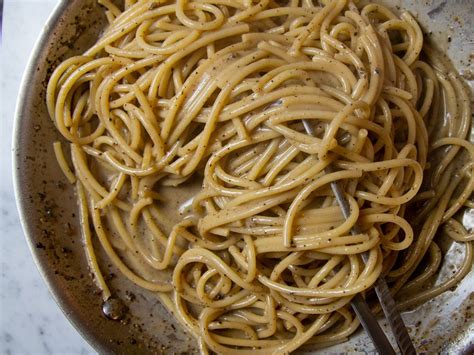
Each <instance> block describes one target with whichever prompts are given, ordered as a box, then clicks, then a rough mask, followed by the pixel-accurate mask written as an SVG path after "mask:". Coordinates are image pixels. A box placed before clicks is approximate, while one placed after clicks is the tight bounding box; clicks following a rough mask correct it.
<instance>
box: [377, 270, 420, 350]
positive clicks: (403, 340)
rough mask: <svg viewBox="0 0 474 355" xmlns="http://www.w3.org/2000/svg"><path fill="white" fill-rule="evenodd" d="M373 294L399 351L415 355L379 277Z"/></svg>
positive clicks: (393, 303)
mask: <svg viewBox="0 0 474 355" xmlns="http://www.w3.org/2000/svg"><path fill="white" fill-rule="evenodd" d="M375 293H376V294H377V297H378V299H379V301H380V305H381V306H382V310H383V313H384V314H385V317H387V320H388V323H389V324H390V328H391V329H392V332H393V334H394V335H395V339H396V340H397V344H398V347H399V348H400V351H401V352H402V354H403V355H416V350H415V347H414V345H413V343H412V341H411V338H410V335H409V334H408V330H407V328H406V326H405V323H404V322H403V319H402V316H401V315H400V312H398V309H397V305H396V304H395V300H394V299H393V297H392V294H391V293H390V290H389V289H388V286H387V283H386V282H385V279H384V278H383V277H379V278H378V279H377V281H376V282H375Z"/></svg>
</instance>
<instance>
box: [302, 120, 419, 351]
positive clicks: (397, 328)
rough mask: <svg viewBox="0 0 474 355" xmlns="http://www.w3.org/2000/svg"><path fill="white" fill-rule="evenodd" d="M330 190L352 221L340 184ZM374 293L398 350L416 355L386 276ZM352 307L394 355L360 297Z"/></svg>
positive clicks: (374, 338) (376, 341)
mask: <svg viewBox="0 0 474 355" xmlns="http://www.w3.org/2000/svg"><path fill="white" fill-rule="evenodd" d="M302 121H303V126H304V128H305V130H306V132H307V133H308V134H309V135H311V136H315V132H314V130H313V127H312V126H311V124H310V123H309V122H308V121H307V120H302ZM333 171H334V169H333V168H332V167H331V166H328V167H326V169H325V172H326V173H331V172H333ZM331 189H332V192H333V193H334V196H335V197H336V201H337V203H338V204H339V207H340V208H341V211H342V215H343V216H344V218H345V219H347V218H349V215H350V207H349V203H348V202H347V200H346V197H345V196H344V191H343V190H342V188H341V186H340V185H339V183H338V182H337V181H333V182H331ZM351 233H352V234H360V233H361V229H360V228H359V226H358V225H357V223H356V224H354V226H353V227H352V229H351ZM362 260H363V261H364V262H365V263H367V261H368V253H367V252H365V253H362ZM374 288H375V293H376V294H377V297H378V299H379V302H380V305H381V306H382V310H383V313H384V314H385V317H386V318H387V320H388V323H389V324H390V328H391V329H392V333H393V334H394V336H395V339H396V341H397V344H398V347H399V349H400V351H401V353H402V354H403V355H412V354H416V350H415V347H414V346H413V343H412V341H411V339H410V335H409V334H408V331H407V328H406V326H405V323H404V322H403V319H402V317H401V316H400V313H399V312H398V310H397V306H396V304H395V300H394V299H393V297H392V295H391V293H390V290H389V289H388V286H387V283H386V281H385V279H384V278H383V276H379V278H378V279H377V281H376V282H375V285H374ZM351 306H352V309H353V310H354V312H355V313H356V314H357V317H358V318H359V321H360V323H361V324H362V326H363V327H364V329H365V331H366V332H367V334H369V336H370V338H371V339H372V342H373V343H374V345H375V347H376V349H377V351H378V352H379V353H380V354H382V355H385V354H395V350H394V349H393V348H392V345H391V344H390V342H389V341H388V339H387V336H386V335H385V333H384V332H383V331H382V328H380V325H379V323H378V322H377V320H376V319H375V316H374V315H373V314H372V312H371V311H370V308H369V306H368V304H367V302H365V300H364V299H363V298H362V296H361V295H360V294H357V295H355V296H354V298H353V299H352V301H351Z"/></svg>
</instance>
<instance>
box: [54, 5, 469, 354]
mask: <svg viewBox="0 0 474 355" xmlns="http://www.w3.org/2000/svg"><path fill="white" fill-rule="evenodd" d="M321 2H322V3H323V4H322V5H321V6H320V5H314V4H313V2H312V1H309V0H303V1H298V0H290V1H288V2H287V3H284V2H280V1H270V0H261V1H258V2H253V1H250V0H242V1H234V0H196V1H189V0H178V1H171V2H166V1H152V0H142V1H140V0H138V1H137V0H125V4H124V9H123V10H121V9H119V8H118V7H116V6H115V5H113V4H112V2H111V1H109V0H102V1H101V0H99V3H101V4H103V5H104V6H105V7H106V16H107V19H108V21H109V26H108V27H107V28H106V30H105V31H104V33H102V35H101V36H100V38H99V39H98V41H97V43H96V44H94V45H93V46H92V47H91V48H90V49H89V50H87V51H86V52H85V53H84V54H83V55H82V56H77V57H72V58H69V59H67V60H65V61H64V62H63V63H62V64H60V65H59V66H58V67H57V68H56V70H55V71H54V73H53V75H52V76H51V78H50V81H49V86H48V93H47V104H48V109H49V113H50V115H51V118H52V119H53V121H54V123H55V125H56V127H57V129H58V131H59V132H60V133H61V134H62V135H63V136H64V138H65V139H66V140H67V141H69V142H70V152H71V160H70V161H72V167H69V166H68V161H69V160H67V159H66V158H65V156H64V154H63V150H62V148H61V145H60V144H59V143H57V144H56V145H55V153H56V155H57V158H58V161H59V163H60V166H61V168H62V169H63V171H64V172H65V174H66V176H67V178H68V179H69V180H70V182H71V183H74V181H76V187H77V195H78V201H79V205H80V210H81V226H82V230H83V235H84V238H85V249H86V253H87V256H88V260H89V265H90V268H91V270H92V271H93V273H94V275H95V280H96V282H97V284H98V286H99V288H100V289H101V290H102V291H103V297H104V300H105V299H107V298H109V297H110V295H111V291H109V288H108V286H107V285H106V282H105V279H104V277H103V272H104V269H102V270H101V269H100V267H99V263H98V261H97V257H96V251H95V250H94V247H93V243H92V239H94V238H98V240H99V241H100V244H101V245H102V247H103V249H104V250H105V252H106V254H107V256H108V258H109V259H110V261H111V262H112V263H113V264H114V265H115V267H117V268H118V269H119V270H120V272H121V273H122V274H123V275H124V276H125V277H127V278H128V279H130V280H131V281H132V282H134V283H136V284H137V285H139V286H140V287H143V288H145V289H148V290H151V291H156V292H158V294H159V296H160V297H161V299H162V302H163V303H164V304H165V305H166V306H167V307H168V308H170V309H172V311H173V312H172V313H173V315H175V316H176V317H177V319H178V321H179V322H180V323H181V324H183V325H184V326H185V327H186V329H187V330H188V331H190V332H191V333H192V334H193V335H194V336H195V337H196V338H197V339H198V341H199V344H200V348H201V351H202V352H206V351H208V349H211V350H212V351H214V352H217V353H226V352H233V351H235V350H239V351H242V352H243V353H250V352H251V353H252V354H255V353H261V354H268V353H271V352H276V353H287V352H291V351H293V350H295V349H297V348H299V347H301V346H302V345H304V344H306V345H312V346H325V345H331V344H334V343H338V342H343V341H345V340H346V339H347V338H348V337H349V336H350V335H351V334H352V333H353V332H354V331H355V330H356V329H357V328H358V326H359V322H358V320H357V318H356V317H355V316H354V314H353V313H352V311H351V308H350V301H351V298H352V297H353V296H354V295H355V294H357V293H363V294H365V295H366V296H370V295H371V293H370V291H369V290H371V287H372V285H373V284H374V282H375V281H376V280H377V278H378V277H379V276H380V275H381V274H384V275H386V279H387V281H388V282H389V285H390V288H391V290H392V292H393V293H394V294H395V295H397V294H398V295H401V296H403V295H404V297H403V302H402V303H401V307H408V306H412V305H414V304H418V303H419V302H424V301H426V300H428V299H430V298H433V297H435V296H437V295H438V294H440V293H441V292H444V291H445V290H447V289H449V288H450V287H452V286H454V285H456V284H457V283H458V282H459V281H460V280H461V279H462V278H463V277H464V276H465V275H466V273H467V272H469V270H470V268H471V264H472V244H471V242H472V240H473V236H472V233H471V234H469V233H468V231H466V230H465V229H464V227H463V226H462V225H461V224H460V223H459V222H458V221H457V220H456V219H455V217H456V213H457V212H458V211H459V210H460V209H461V208H462V207H463V206H464V205H466V206H471V207H472V201H470V195H471V193H472V191H473V187H474V178H473V166H474V165H473V155H474V148H473V146H472V145H471V144H470V143H469V142H468V141H466V137H467V135H468V132H469V128H470V122H471V109H470V100H469V96H468V92H467V91H466V89H465V87H464V85H463V83H462V82H461V80H460V79H459V77H458V75H457V74H456V73H455V72H454V71H453V70H451V69H450V67H449V66H448V65H447V64H446V61H444V60H442V59H441V56H440V55H439V54H437V53H436V52H435V51H434V50H432V49H430V48H429V47H428V46H427V45H426V44H424V40H423V34H422V32H421V30H420V27H419V26H418V24H417V22H416V21H415V20H414V18H413V17H412V16H411V15H410V14H409V13H408V12H403V13H402V14H401V15H400V16H398V15H396V14H394V13H393V12H392V11H391V10H389V9H388V8H385V7H383V6H381V5H377V4H367V5H362V4H361V3H357V2H352V1H345V0H338V1H321ZM303 119H304V120H307V121H308V122H310V124H311V125H312V127H313V129H314V131H315V135H314V136H310V135H308V134H307V133H306V132H305V130H304V127H303V123H302V120H303ZM328 166H331V167H332V170H333V172H330V173H328V172H327V170H326V168H327V167H328ZM333 181H339V183H340V184H341V186H342V187H343V188H344V191H345V194H346V198H347V200H348V202H349V204H350V206H351V213H350V216H349V218H347V220H346V219H345V218H344V217H343V215H342V212H341V210H340V208H339V206H338V205H337V203H336V201H335V198H334V195H333V193H332V191H331V188H330V183H331V182H333ZM196 182H197V184H198V185H197V184H196ZM193 184H194V185H195V186H198V188H197V189H190V188H188V187H189V186H191V185H193ZM199 186H202V187H199ZM164 191H168V200H167V201H166V194H165V193H164ZM170 191H171V193H170ZM183 194H184V195H186V197H188V198H192V206H191V207H192V208H191V207H190V206H188V205H189V204H191V202H189V201H188V202H189V203H188V205H186V204H185V205H184V206H181V207H180V212H181V214H182V215H181V216H180V215H178V212H177V208H175V207H176V205H175V204H172V203H173V200H169V196H171V197H173V196H175V197H176V199H178V197H179V196H180V195H183ZM180 198H181V197H180ZM163 200H165V201H163ZM180 201H181V200H180ZM171 204H172V205H171ZM173 216H174V217H173ZM355 223H357V224H358V225H359V226H360V227H361V229H362V233H360V234H356V235H352V234H351V232H350V231H351V227H352V226H354V224H355ZM89 224H91V225H93V229H94V230H93V231H92V230H90V227H89ZM435 236H438V237H439V238H451V239H452V240H453V241H454V242H456V243H462V244H463V245H464V246H465V249H466V253H465V260H464V263H463V265H461V266H460V267H459V269H458V271H457V272H456V274H455V275H454V276H453V277H451V278H450V279H449V280H448V281H446V282H444V283H443V284H440V285H437V286H435V287H434V286H432V287H428V289H427V290H426V289H425V290H423V291H418V290H419V288H420V286H421V285H430V282H431V280H432V277H431V276H433V275H435V274H436V272H437V270H438V268H439V266H440V265H441V263H442V253H441V250H440V248H439V247H438V242H437V241H435V239H434V238H435ZM363 252H367V253H368V261H367V263H364V262H363V261H362V258H361V253H363ZM420 265H422V266H423V267H421V266H420ZM419 266H420V267H419ZM101 267H102V266H101ZM420 269H423V270H420ZM415 271H416V272H415ZM367 291H369V292H367ZM409 291H410V292H409Z"/></svg>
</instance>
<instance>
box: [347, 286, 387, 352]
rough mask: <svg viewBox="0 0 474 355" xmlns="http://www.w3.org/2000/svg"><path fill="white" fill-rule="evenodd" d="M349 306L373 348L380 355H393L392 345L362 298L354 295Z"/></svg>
mask: <svg viewBox="0 0 474 355" xmlns="http://www.w3.org/2000/svg"><path fill="white" fill-rule="evenodd" d="M351 306H352V309H353V310H354V312H355V313H356V315H357V318H359V321H360V324H362V327H364V329H365V331H366V332H367V334H369V336H370V338H371V339H372V342H373V343H374V345H375V348H376V349H377V351H378V352H379V354H382V355H395V354H396V353H395V350H393V347H392V344H390V342H389V340H388V339H387V336H386V335H385V333H384V332H383V330H382V328H381V327H380V324H379V323H378V322H377V319H376V318H375V316H374V315H373V313H372V312H371V311H370V308H369V305H368V304H367V302H365V300H364V299H363V298H362V296H361V295H360V294H357V295H355V296H354V297H353V298H352V300H351Z"/></svg>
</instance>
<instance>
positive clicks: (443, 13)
mask: <svg viewBox="0 0 474 355" xmlns="http://www.w3.org/2000/svg"><path fill="white" fill-rule="evenodd" d="M383 2H385V3H388V4H389V5H391V6H392V7H397V6H400V7H404V8H408V9H410V10H411V11H412V12H413V13H414V14H415V15H416V14H417V15H418V20H419V22H420V23H421V24H422V25H423V26H424V29H425V32H426V33H430V32H431V33H432V35H431V38H432V39H434V40H435V41H436V43H437V44H438V45H439V46H440V47H442V49H447V50H448V51H447V52H448V55H449V56H450V57H451V59H452V60H453V62H454V64H455V65H456V67H457V68H458V70H459V71H460V72H464V73H465V74H466V76H469V75H471V76H472V75H473V73H474V67H473V65H472V63H471V64H470V60H471V61H474V58H473V56H472V55H471V53H473V52H474V43H473V42H474V34H473V28H474V27H473V21H474V20H473V18H474V2H472V1H470V0H463V1H460V0H457V1H449V2H448V1H435V0H431V1H408V0H407V1H402V0H393V1H383ZM104 24H105V18H104V16H103V14H102V10H101V8H100V7H99V6H98V5H97V4H96V0H64V1H62V2H61V3H60V4H59V6H58V7H57V8H56V10H55V13H54V14H53V16H52V17H51V19H50V20H49V22H48V25H47V26H46V27H45V29H44V32H43V33H42V34H41V38H40V40H39V42H38V44H37V46H36V48H35V50H34V52H33V55H32V58H31V61H30V65H29V67H28V69H27V72H26V74H25V77H24V82H23V87H22V91H21V95H20V98H19V103H18V110H17V118H16V127H15V132H14V135H15V143H14V161H15V172H14V174H15V189H16V194H17V200H18V206H19V209H20V215H21V219H22V223H23V227H24V230H25V234H26V236H27V240H28V242H29V244H30V248H31V250H32V254H33V256H34V258H35V260H36V263H37V265H38V267H39V268H40V270H41V272H42V274H43V276H44V278H45V280H46V282H47V283H48V285H49V287H50V289H51V291H52V293H53V294H54V296H55V298H56V301H57V302H58V304H59V305H60V307H61V308H62V310H63V311H64V312H65V314H66V315H67V316H68V318H69V319H70V320H71V322H72V323H73V324H74V325H75V327H76V328H77V329H78V331H79V332H80V333H81V334H82V335H83V337H84V338H85V339H86V340H87V341H88V342H89V343H91V345H92V346H93V347H94V348H95V349H96V350H97V351H98V352H100V353H166V354H169V353H178V354H179V353H181V352H188V353H189V352H195V351H196V344H195V342H194V340H193V339H192V338H191V337H190V336H189V335H188V334H186V333H185V332H184V331H183V330H182V328H181V327H180V326H179V325H178V324H177V323H176V322H175V321H174V320H173V319H172V317H170V316H169V315H168V314H167V312H166V311H165V310H164V308H163V307H162V306H161V304H160V303H159V301H158V300H157V298H156V296H155V295H153V294H152V293H150V292H146V291H143V290H139V289H137V288H136V287H135V286H134V285H132V284H131V283H130V282H128V281H127V280H124V279H123V278H122V277H121V276H120V275H119V273H118V272H114V271H113V270H112V274H110V275H108V277H109V279H110V281H109V282H110V283H111V285H112V288H113V289H115V290H116V294H117V296H118V297H120V298H122V299H124V300H125V302H126V304H127V306H128V308H129V310H128V312H127V315H126V317H125V318H124V319H123V320H121V321H112V320H109V319H107V318H106V317H105V316H104V315H103V313H102V301H101V297H100V295H98V294H97V289H96V287H95V285H94V283H93V281H92V279H91V275H90V274H89V272H88V269H87V265H86V259H85V255H84V253H83V249H82V245H81V238H80V233H79V226H78V224H77V211H76V204H75V197H74V192H73V189H72V187H71V186H70V185H69V184H67V182H66V180H65V179H64V177H63V176H62V173H61V172H60V171H59V169H58V167H57V164H56V161H55V158H54V154H53V150H52V142H53V141H55V140H57V139H58V138H59V134H58V133H57V132H56V130H55V128H54V126H53V124H52V122H51V121H50V119H49V117H48V115H47V112H46V105H45V91H46V85H47V79H48V77H49V75H50V74H51V71H52V70H53V68H54V67H55V65H57V64H58V63H59V62H60V61H61V60H62V59H64V58H66V57H69V56H71V55H74V54H78V53H82V52H83V51H84V50H85V49H86V48H87V47H89V46H90V45H91V44H92V43H94V42H95V40H96V38H97V36H98V34H99V33H100V31H101V30H102V28H103V26H104ZM469 70H470V71H471V72H469ZM465 224H466V226H467V227H470V228H472V227H473V226H474V212H473V213H472V214H471V215H470V217H469V216H465ZM97 250H100V248H97ZM456 250H457V249H456V248H455V247H451V249H450V250H449V253H450V254H449V255H450V256H451V258H450V260H451V262H452V263H453V264H454V265H455V264H456V260H457V259H456V257H457V258H458V259H459V257H460V255H459V254H458V253H457V252H456ZM460 250H461V249H460ZM448 268H449V265H446V270H448ZM473 291H474V273H473V272H472V271H471V273H470V274H469V275H468V276H467V277H466V278H465V279H464V281H463V282H462V283H461V284H460V285H459V286H458V287H457V288H456V290H453V291H448V292H446V293H445V294H443V295H441V296H439V297H438V298H437V299H436V300H434V301H432V302H430V303H428V304H426V305H423V306H421V307H418V308H417V309H415V310H414V311H411V312H409V313H405V314H404V319H405V320H406V322H407V326H408V327H409V328H410V330H411V335H412V338H413V339H414V340H415V341H416V342H415V345H416V346H417V348H418V351H426V352H429V353H431V352H437V351H444V352H447V353H459V352H468V351H469V349H470V350H471V351H472V349H473V344H474V326H473V324H472V318H470V317H472V313H471V314H469V312H470V311H469V307H471V306H473V302H474V301H473V300H472V299H471V298H472V296H471V297H470V295H471V294H472V292H473ZM32 297H34V295H32ZM386 333H388V332H387V331H386ZM369 344H370V346H371V342H370V341H369V339H368V338H366V336H365V334H364V333H363V332H361V331H360V332H359V333H357V334H356V335H354V336H353V337H352V338H351V339H350V340H349V341H348V342H346V343H344V344H340V345H337V346H334V347H331V348H328V349H324V351H325V352H331V353H342V352H349V351H363V350H365V351H371V350H373V349H370V348H367V347H366V346H367V345H369Z"/></svg>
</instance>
